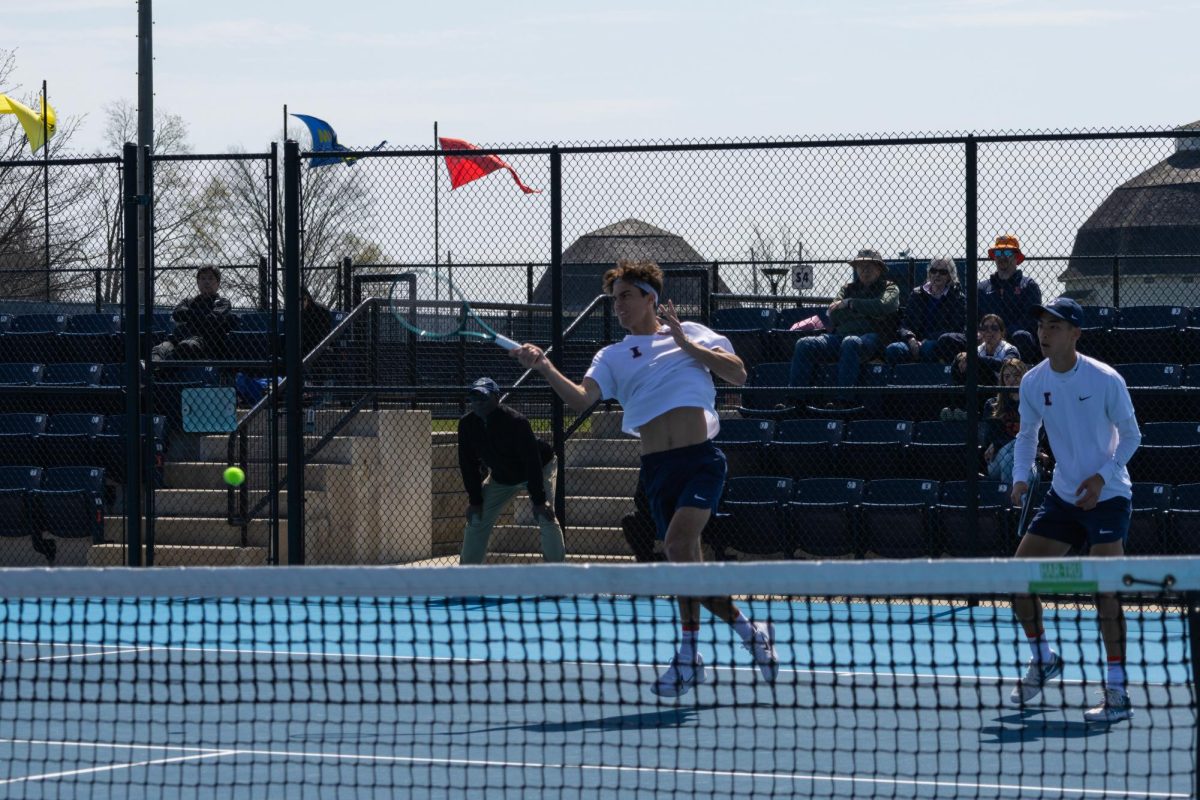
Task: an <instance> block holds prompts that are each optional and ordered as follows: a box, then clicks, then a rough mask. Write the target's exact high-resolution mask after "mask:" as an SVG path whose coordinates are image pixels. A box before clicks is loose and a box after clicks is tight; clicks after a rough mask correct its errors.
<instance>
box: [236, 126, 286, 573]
mask: <svg viewBox="0 0 1200 800" xmlns="http://www.w3.org/2000/svg"><path fill="white" fill-rule="evenodd" d="M267 168H268V169H269V170H270V182H269V183H268V184H267V187H268V191H269V192H270V209H269V212H268V219H269V220H270V221H269V223H268V225H269V226H270V227H269V230H268V232H267V241H268V242H269V247H268V252H270V254H271V258H270V266H269V270H270V275H269V280H268V282H267V285H268V287H269V291H270V303H269V304H268V305H267V310H269V311H270V313H271V324H270V326H269V330H270V332H271V348H270V352H269V357H270V359H271V371H270V380H271V394H270V397H271V408H270V411H269V412H268V413H269V414H270V415H271V420H270V427H269V431H268V434H267V435H268V437H269V438H270V448H271V462H270V472H271V479H270V480H269V481H268V482H267V485H268V487H269V489H268V491H270V493H271V501H270V511H269V513H270V515H271V521H270V523H269V530H270V533H269V534H268V544H267V548H268V553H267V563H269V564H278V563H279V458H280V448H279V407H280V405H281V404H280V397H279V390H278V389H279V379H280V377H282V372H283V371H282V370H281V369H280V368H279V367H280V364H279V357H280V355H281V353H280V352H279V143H278V142H271V161H270V163H269V164H268V166H267ZM242 435H243V436H245V435H246V430H245V428H243V429H242ZM240 446H241V451H242V457H243V460H244V459H245V453H246V449H247V445H246V442H245V441H244V440H243V441H242V442H240ZM238 466H240V467H241V468H242V469H243V470H244V469H246V465H245V464H240V463H239V464H238ZM238 502H239V503H241V504H242V509H241V514H239V516H240V517H241V518H242V520H243V521H245V520H246V517H247V516H248V514H247V512H248V511H249V507H250V500H249V489H248V488H247V485H246V484H245V483H243V484H242V491H240V492H238ZM242 534H243V535H245V534H246V525H245V524H243V525H242Z"/></svg>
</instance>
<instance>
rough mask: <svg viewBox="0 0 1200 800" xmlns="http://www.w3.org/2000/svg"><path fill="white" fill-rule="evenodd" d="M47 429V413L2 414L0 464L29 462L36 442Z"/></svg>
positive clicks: (0, 416) (32, 458)
mask: <svg viewBox="0 0 1200 800" xmlns="http://www.w3.org/2000/svg"><path fill="white" fill-rule="evenodd" d="M44 430H46V415H45V414H0V464H28V463H30V462H31V461H33V460H34V457H35V455H36V453H35V450H34V442H35V441H36V439H37V437H38V436H40V435H41V433H42V431H44Z"/></svg>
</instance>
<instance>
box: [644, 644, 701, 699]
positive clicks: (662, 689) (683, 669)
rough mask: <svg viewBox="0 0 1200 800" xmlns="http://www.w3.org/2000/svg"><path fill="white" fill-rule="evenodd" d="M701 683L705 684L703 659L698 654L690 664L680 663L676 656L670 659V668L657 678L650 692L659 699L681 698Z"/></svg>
mask: <svg viewBox="0 0 1200 800" xmlns="http://www.w3.org/2000/svg"><path fill="white" fill-rule="evenodd" d="M701 683H707V679H706V676H705V673H704V659H703V658H702V657H701V656H700V654H699V653H696V659H695V660H694V661H693V662H692V663H690V664H688V663H685V662H683V661H680V660H679V656H678V655H676V656H675V657H674V658H672V659H671V666H669V667H667V671H666V672H664V673H663V674H662V675H659V676H658V680H657V681H655V682H654V684H653V685H652V686H651V687H650V691H652V692H654V693H655V694H656V695H658V696H659V697H682V696H683V695H685V694H687V693H688V692H690V691H691V690H692V688H693V687H694V686H696V685H697V684H701Z"/></svg>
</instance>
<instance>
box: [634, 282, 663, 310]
mask: <svg viewBox="0 0 1200 800" xmlns="http://www.w3.org/2000/svg"><path fill="white" fill-rule="evenodd" d="M630 283H632V284H633V285H634V286H636V287H638V288H639V289H641V290H642V291H643V292H645V293H646V294H648V295H650V296H651V297H653V298H654V305H658V292H656V291H654V287H653V286H651V285H650V284H648V283H646V282H645V281H630Z"/></svg>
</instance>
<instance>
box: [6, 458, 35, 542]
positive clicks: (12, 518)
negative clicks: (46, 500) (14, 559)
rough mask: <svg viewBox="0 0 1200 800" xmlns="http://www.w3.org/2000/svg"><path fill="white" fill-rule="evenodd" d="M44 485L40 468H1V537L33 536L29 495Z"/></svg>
mask: <svg viewBox="0 0 1200 800" xmlns="http://www.w3.org/2000/svg"><path fill="white" fill-rule="evenodd" d="M41 484H42V470H41V468H40V467H30V466H9V467H0V536H3V537H8V538H20V537H24V536H32V535H33V517H32V515H31V512H30V502H29V493H30V491H32V490H33V489H36V488H38V487H39V486H41Z"/></svg>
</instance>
